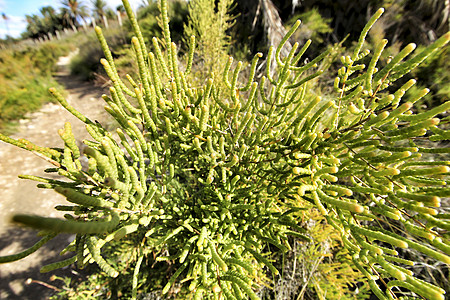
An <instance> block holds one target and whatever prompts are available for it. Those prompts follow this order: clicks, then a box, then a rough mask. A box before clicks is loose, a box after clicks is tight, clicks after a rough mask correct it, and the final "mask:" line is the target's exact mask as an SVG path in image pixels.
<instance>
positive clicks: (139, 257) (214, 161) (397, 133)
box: [0, 0, 450, 300]
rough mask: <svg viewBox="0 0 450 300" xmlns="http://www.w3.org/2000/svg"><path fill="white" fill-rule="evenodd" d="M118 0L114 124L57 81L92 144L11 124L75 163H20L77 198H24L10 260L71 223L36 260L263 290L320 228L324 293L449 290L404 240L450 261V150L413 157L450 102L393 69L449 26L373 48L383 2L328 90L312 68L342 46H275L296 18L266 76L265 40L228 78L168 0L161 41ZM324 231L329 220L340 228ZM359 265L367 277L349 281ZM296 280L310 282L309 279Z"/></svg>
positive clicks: (208, 294) (204, 289)
mask: <svg viewBox="0 0 450 300" xmlns="http://www.w3.org/2000/svg"><path fill="white" fill-rule="evenodd" d="M124 6H125V9H126V10H127V13H128V15H129V17H130V21H131V25H132V27H133V30H134V32H135V35H136V36H135V37H133V38H132V40H131V42H132V49H133V51H134V53H135V58H136V63H137V65H138V75H137V76H136V78H134V77H130V76H128V77H126V80H124V79H122V78H121V77H120V76H119V73H118V70H117V69H116V64H115V60H114V58H113V55H112V53H111V51H110V49H109V47H108V45H107V42H106V40H105V38H104V36H103V34H102V31H101V29H100V28H96V33H97V36H98V38H99V40H100V43H101V45H102V49H103V51H104V54H105V57H106V58H105V59H102V60H101V63H102V65H103V67H104V68H105V71H106V73H107V74H108V76H109V78H110V79H111V81H112V87H111V88H110V96H107V95H104V96H103V99H104V100H105V102H106V103H107V106H106V107H105V109H106V110H107V111H108V113H109V114H110V115H111V116H112V117H114V118H115V120H116V121H117V122H118V124H119V128H118V129H117V130H116V135H113V134H112V133H110V132H107V131H106V130H105V128H104V127H103V126H102V125H101V124H99V123H98V122H95V121H92V120H90V119H89V118H88V117H86V116H84V115H82V114H81V113H80V112H78V111H77V110H76V109H75V108H73V107H72V106H70V105H69V104H68V103H67V101H66V100H65V99H64V98H63V97H62V96H61V95H60V94H59V93H58V92H57V91H56V89H51V93H52V94H53V95H54V96H55V99H57V100H58V101H59V102H60V103H61V104H62V105H63V106H64V107H65V108H66V109H67V110H68V111H69V112H71V113H72V114H73V115H74V116H76V117H77V118H78V119H80V120H81V121H82V122H84V123H85V124H86V129H87V131H88V132H89V134H90V135H91V137H92V139H91V140H85V141H83V143H84V145H85V146H83V147H82V149H80V147H79V146H78V145H77V143H76V139H75V136H74V135H73V133H72V129H71V125H70V124H69V123H66V124H65V126H64V128H63V129H60V130H59V134H60V136H61V138H62V140H63V141H64V148H60V149H59V148H42V147H39V146H38V145H35V144H33V143H31V142H29V141H26V140H23V139H20V140H14V139H10V138H8V137H6V136H4V135H0V139H2V140H3V141H5V142H8V143H11V144H13V145H16V146H18V147H21V148H24V149H28V150H30V151H34V152H37V153H39V154H41V155H42V156H45V157H46V160H47V161H49V162H50V163H51V164H52V167H51V168H49V169H47V170H46V172H49V173H58V174H59V175H61V176H63V177H65V180H64V181H63V180H59V179H53V178H52V179H50V178H42V177H37V176H26V175H24V176H22V178H27V179H30V180H35V181H37V182H40V183H39V185H38V186H39V187H40V188H47V189H53V190H55V191H56V192H58V193H60V194H62V195H64V196H65V197H66V199H67V200H68V201H69V202H70V203H71V204H70V205H58V206H57V207H56V209H57V210H59V211H65V212H67V214H66V215H65V219H58V218H47V217H42V216H36V215H21V214H19V215H15V216H13V218H12V220H13V222H15V223H18V224H22V225H26V226H29V227H32V228H35V229H39V230H41V235H43V238H42V240H41V241H40V242H38V243H37V244H36V245H35V246H33V247H31V248H30V249H27V250H25V251H23V252H21V253H18V254H14V255H9V256H5V257H0V263H5V262H10V261H14V260H18V259H21V258H23V257H25V256H27V255H28V254H30V253H32V252H33V251H35V250H37V249H38V248H39V247H40V246H42V245H43V244H44V243H46V242H47V241H48V240H50V239H51V238H53V237H54V236H56V235H57V234H59V233H62V232H68V233H74V234H76V238H75V240H74V241H73V242H71V243H69V244H68V245H67V246H66V248H65V249H64V250H62V252H63V253H71V255H72V256H71V257H70V258H68V259H66V260H63V261H61V262H57V263H53V264H50V265H46V266H44V267H42V269H41V271H42V272H49V271H52V270H54V269H57V268H61V267H64V266H69V265H71V264H73V263H75V262H76V263H77V265H78V267H79V268H83V267H85V266H86V265H89V264H96V265H98V267H99V268H100V269H101V272H100V275H99V276H100V277H102V278H103V279H102V280H103V282H104V284H102V285H101V286H99V287H96V291H97V292H98V294H96V295H95V296H97V297H98V296H106V297H123V298H126V299H128V298H132V299H136V298H137V297H138V294H141V296H143V297H147V296H148V294H147V293H149V292H152V293H153V292H155V291H153V290H154V289H159V288H162V291H161V292H160V293H161V294H162V295H169V297H171V296H173V297H179V298H186V297H189V298H192V297H193V298H194V299H217V298H226V299H242V298H250V299H252V300H256V299H259V296H261V295H263V294H264V291H265V289H264V286H271V285H272V284H273V285H275V284H278V279H279V280H283V279H285V278H283V277H284V275H285V274H284V273H281V274H280V271H279V270H280V269H281V270H282V271H283V272H284V270H285V268H284V267H283V264H284V259H283V258H284V256H285V255H289V254H291V253H292V252H294V253H295V250H294V249H296V247H301V248H302V249H303V251H301V252H303V254H302V255H299V256H298V258H299V259H304V255H308V254H309V255H311V256H315V255H317V252H320V250H319V251H308V250H311V249H310V247H316V246H319V247H321V248H322V247H323V248H326V251H329V252H330V253H329V254H330V255H332V256H334V259H335V261H337V262H339V264H337V265H333V264H330V265H328V266H327V265H326V262H325V265H322V266H320V267H319V264H320V262H321V261H322V259H323V256H320V255H317V260H316V262H315V263H314V265H316V267H315V268H317V269H319V270H320V272H321V274H322V275H324V277H325V278H327V279H329V280H331V281H335V282H336V283H339V284H340V286H339V287H335V286H331V287H330V285H327V284H324V283H323V282H321V281H322V280H323V279H322V280H321V279H320V278H314V279H312V278H306V277H303V280H304V281H303V282H305V281H306V282H311V284H312V285H315V288H316V289H317V294H318V295H324V294H326V295H332V297H340V298H343V299H345V298H347V299H351V298H355V297H359V298H366V297H367V296H368V294H367V286H369V287H370V289H371V291H372V292H373V293H374V295H376V296H377V297H378V298H380V299H392V298H394V299H395V298H399V297H400V298H401V297H403V296H406V297H408V298H411V297H415V296H418V297H423V298H428V299H444V297H445V296H444V295H445V293H446V290H445V289H444V288H445V287H439V286H437V285H434V284H433V283H429V282H427V281H425V280H423V279H421V278H418V277H415V276H414V273H413V271H411V269H410V266H413V265H414V264H415V263H416V261H414V260H413V259H414V256H411V255H409V253H408V255H401V256H400V255H399V254H403V253H405V252H403V251H406V249H408V251H411V253H422V254H423V255H424V256H425V257H427V258H428V259H430V260H433V261H434V262H435V263H436V265H439V266H440V267H441V268H442V269H445V268H447V267H448V265H449V264H450V256H449V255H450V248H449V246H448V245H449V240H448V230H449V229H450V215H449V214H448V213H447V211H446V210H445V209H446V208H445V207H441V203H442V204H444V201H445V197H447V196H448V193H449V189H448V187H446V186H448V184H449V183H450V182H449V173H450V167H449V166H450V162H449V161H448V160H446V159H444V160H434V161H430V160H426V159H425V160H421V159H420V158H421V157H422V156H423V157H424V158H428V157H427V156H428V155H431V154H443V155H448V153H450V149H449V148H445V147H440V145H439V144H438V143H436V142H439V141H441V140H443V139H447V138H448V137H449V132H448V130H446V129H445V128H442V127H440V124H439V123H440V122H441V120H444V119H443V118H442V117H441V114H442V113H444V112H446V111H447V110H448V109H449V108H450V102H445V103H443V104H441V105H439V106H437V107H435V108H433V109H431V110H428V111H426V112H423V113H415V112H414V111H413V106H414V103H415V102H417V101H418V100H419V99H420V97H421V96H423V95H424V94H426V92H427V90H422V91H421V94H420V96H416V97H415V98H414V99H413V100H411V101H404V99H403V96H404V95H405V92H406V91H407V90H409V89H410V88H411V87H412V86H413V85H414V84H415V81H414V80H409V81H407V82H406V83H405V84H404V85H402V86H401V87H400V88H397V89H395V87H394V86H393V84H394V83H395V82H396V81H397V80H400V79H401V78H402V77H403V76H405V75H406V74H408V73H410V72H411V70H413V69H414V68H416V67H417V66H418V65H419V64H420V63H421V62H423V61H424V60H426V59H427V57H429V56H430V55H432V54H433V53H436V51H438V50H439V49H441V48H443V47H444V46H446V44H447V43H448V42H449V40H450V32H449V33H447V34H445V35H444V36H442V37H441V38H440V39H438V40H437V41H436V42H435V43H434V44H432V45H430V46H428V47H427V48H425V49H424V50H423V51H421V52H420V53H418V54H417V55H416V56H414V57H412V58H409V59H407V57H408V55H409V54H411V53H412V52H413V51H414V49H415V45H413V44H409V45H406V46H405V47H404V48H403V49H401V51H400V52H399V53H398V54H397V55H396V56H395V57H393V58H392V59H390V61H389V62H388V63H387V64H386V65H384V66H383V65H378V62H379V59H380V57H381V54H382V52H383V50H384V48H385V46H386V44H387V40H382V41H381V42H380V43H379V44H377V45H376V46H375V48H374V51H373V54H372V55H369V51H368V50H367V49H364V45H365V39H366V37H367V34H368V31H369V30H370V28H371V27H372V26H373V24H374V23H375V22H376V20H377V19H378V18H379V17H380V16H381V14H382V13H383V12H384V10H383V9H379V10H377V11H376V13H375V14H374V15H373V16H372V17H371V18H370V20H369V21H368V24H367V25H366V26H365V27H364V29H363V31H362V33H361V35H360V38H359V39H358V42H357V44H356V46H355V48H354V51H353V53H352V54H351V55H347V56H342V57H341V59H340V61H341V64H342V67H341V68H340V69H339V71H338V74H337V76H336V77H335V80H334V84H333V88H332V89H330V92H327V93H324V94H323V95H317V94H315V93H317V91H315V90H313V91H312V90H311V89H310V88H309V86H310V83H311V82H312V81H313V80H314V79H315V78H317V77H319V76H321V75H322V73H323V70H321V69H318V66H322V65H323V62H324V61H325V62H326V61H327V60H329V59H330V56H331V58H333V56H332V55H330V52H331V51H332V49H330V50H327V51H325V52H323V53H322V54H321V55H319V56H318V57H316V58H315V59H313V60H311V61H310V62H307V63H302V60H301V59H302V56H303V54H304V53H305V51H306V50H307V47H308V45H307V44H306V45H305V46H303V48H302V49H300V50H299V49H298V48H299V45H298V44H294V45H293V46H292V49H291V50H290V51H289V53H288V55H287V56H285V57H283V56H280V53H281V49H282V48H283V46H284V45H285V43H286V41H287V40H288V39H289V37H290V36H292V35H293V33H294V32H295V30H296V29H297V28H298V27H299V25H300V22H296V23H295V24H293V26H292V28H291V29H290V30H289V32H288V33H287V35H286V36H285V38H283V39H282V41H281V43H280V45H278V47H277V48H274V47H271V48H270V49H269V53H268V55H267V66H271V62H270V61H271V60H274V61H275V65H276V68H275V71H274V72H272V71H271V68H270V67H267V68H266V72H265V76H263V77H262V78H261V79H257V78H256V77H255V73H256V72H255V71H256V69H257V67H258V61H259V59H260V58H261V56H262V55H261V54H260V53H258V54H257V55H255V57H254V59H253V61H252V63H251V66H250V72H249V76H248V78H246V79H245V80H242V78H241V77H240V71H241V67H242V62H238V63H237V64H233V59H232V58H231V57H230V58H229V59H228V61H227V63H226V65H225V68H224V71H223V74H222V75H223V76H221V78H220V79H219V80H220V81H221V82H220V84H218V83H216V81H215V78H214V77H213V76H214V74H210V76H209V78H208V79H207V80H206V82H204V83H203V84H201V85H198V84H197V83H196V84H195V85H192V82H195V81H194V80H195V79H193V78H192V76H194V77H195V75H192V74H191V70H192V62H193V58H194V52H195V38H194V37H193V38H191V39H190V41H189V47H188V48H189V53H188V55H187V56H186V59H187V61H186V63H185V66H184V67H181V66H180V65H179V62H178V48H177V46H176V44H175V43H172V42H171V33H170V31H169V26H168V22H169V19H168V13H167V11H168V10H167V1H164V0H163V1H161V19H162V24H163V25H164V26H162V27H163V38H162V40H163V41H164V42H163V43H161V42H158V41H156V42H154V43H152V44H153V48H152V51H150V52H148V51H147V48H146V45H145V40H144V38H143V35H142V33H141V31H140V29H139V26H138V24H137V22H136V20H135V19H134V18H133V14H132V11H131V7H130V5H129V3H128V2H127V1H124ZM162 44H164V45H167V47H166V48H164V47H161V45H162ZM297 50H298V51H297ZM364 59H367V60H368V63H367V64H362V63H361V62H362V61H363V60H364ZM325 65H329V63H328V62H327V63H326V64H325ZM205 73H206V74H208V72H205ZM133 78H134V79H133ZM390 89H394V90H393V91H391V90H390ZM444 121H445V120H444ZM425 142H426V144H425ZM83 156H86V157H83ZM86 160H87V161H88V162H87V163H82V161H86ZM317 216H319V217H317ZM317 231H319V232H322V233H324V232H325V233H326V232H328V235H329V236H330V239H331V240H327V238H326V237H324V236H323V235H321V234H320V233H319V234H318V233H317ZM312 239H315V240H312ZM336 242H339V243H338V245H339V244H340V245H339V247H341V250H342V251H337V252H335V251H330V249H336V248H338V245H337V243H336ZM295 255H297V253H295ZM280 258H281V259H280ZM309 263H311V262H309ZM306 264H307V263H306ZM164 267H166V268H167V273H166V274H164V275H160V276H157V277H154V276H152V274H151V269H152V268H155V269H156V270H157V272H158V274H162V272H161V271H160V270H161V269H162V268H164ZM356 270H357V271H359V272H360V273H357V272H356ZM294 273H295V272H294ZM331 274H332V275H331ZM340 274H347V275H348V276H344V275H342V276H341V275H340ZM349 274H350V275H349ZM314 275H319V273H314ZM358 275H359V278H361V277H362V276H364V277H365V279H364V280H363V282H362V283H361V285H357V286H355V285H352V282H351V279H355V278H358ZM327 276H328V277H327ZM106 277H109V278H111V279H110V280H109V279H105V278H106ZM318 277H319V276H318ZM97 278H98V277H97ZM95 282H96V281H94V283H95ZM438 284H439V283H438ZM346 287H348V288H350V287H352V288H353V291H352V292H349V290H346V289H345V288H346ZM359 287H361V291H360V290H359ZM322 288H326V289H327V291H326V292H322V291H321V289H322ZM86 289H87V288H86ZM80 292H81V293H83V292H84V290H81V291H80ZM156 292H158V293H159V291H156ZM328 292H329V293H330V294H328ZM359 293H360V294H359ZM271 295H272V294H271V293H270V292H269V297H270V296H271ZM292 295H295V296H302V295H304V288H302V289H301V290H300V291H299V292H294V293H293V294H292ZM77 296H81V294H75V295H74V297H77Z"/></svg>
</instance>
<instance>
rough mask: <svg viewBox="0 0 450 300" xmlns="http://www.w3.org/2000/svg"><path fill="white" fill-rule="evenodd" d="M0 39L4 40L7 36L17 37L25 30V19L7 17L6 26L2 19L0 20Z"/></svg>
mask: <svg viewBox="0 0 450 300" xmlns="http://www.w3.org/2000/svg"><path fill="white" fill-rule="evenodd" d="M0 1H1V0H0ZM0 22H1V23H0V24H1V25H0V37H1V38H5V37H6V35H7V34H9V35H10V36H12V37H19V36H20V34H21V33H22V32H24V31H25V29H26V28H27V22H26V21H25V18H23V17H19V16H8V20H7V24H8V25H6V23H5V21H4V20H3V19H0Z"/></svg>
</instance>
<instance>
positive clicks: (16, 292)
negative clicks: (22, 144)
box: [0, 57, 106, 300]
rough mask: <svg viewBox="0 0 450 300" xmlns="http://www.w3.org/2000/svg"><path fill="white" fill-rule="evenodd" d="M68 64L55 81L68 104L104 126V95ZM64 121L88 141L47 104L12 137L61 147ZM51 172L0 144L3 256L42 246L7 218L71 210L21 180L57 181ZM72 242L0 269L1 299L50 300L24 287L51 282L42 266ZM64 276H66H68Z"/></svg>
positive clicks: (60, 240)
mask: <svg viewBox="0 0 450 300" xmlns="http://www.w3.org/2000/svg"><path fill="white" fill-rule="evenodd" d="M69 61H70V58H69V57H61V58H60V60H59V62H58V65H59V72H58V73H56V74H55V78H56V79H57V80H58V82H59V83H60V84H62V85H63V86H65V88H66V91H67V92H68V96H67V100H68V102H69V103H70V104H71V105H72V106H74V107H75V108H76V109H78V110H79V111H80V112H82V113H83V114H85V115H86V116H88V117H89V118H90V119H91V120H93V121H94V120H98V121H100V122H102V121H104V120H105V119H106V113H105V112H104V110H103V106H104V102H103V100H102V99H101V98H100V96H101V94H102V93H104V91H102V89H101V88H98V87H94V86H93V85H92V84H90V83H86V82H83V81H80V80H78V79H76V78H73V76H70V75H69V72H68V68H67V65H68V63H69ZM49 97H51V96H50V95H49ZM66 121H69V122H70V123H71V124H72V128H73V132H74V135H75V137H76V138H77V140H79V141H81V140H83V139H85V138H89V136H88V134H87V133H86V130H85V128H84V124H83V123H82V122H81V121H80V120H78V119H77V118H75V117H74V116H73V115H71V114H70V113H68V112H67V111H66V110H65V109H64V108H63V107H62V106H61V105H60V104H59V103H48V104H46V105H44V106H43V107H42V108H41V109H40V110H39V111H37V112H35V113H32V114H30V115H29V116H28V117H27V118H26V119H24V120H21V121H20V123H19V126H18V128H17V132H16V133H15V134H14V135H12V136H11V137H13V138H25V139H27V140H30V141H31V142H33V143H36V144H37V145H40V146H46V147H62V146H63V142H62V140H61V138H60V137H59V135H58V129H60V128H63V126H64V123H65V122H66ZM50 167H52V165H51V164H50V163H48V162H46V161H44V160H43V159H41V158H39V157H37V156H35V155H33V154H32V153H31V152H28V151H25V150H23V149H20V148H16V147H14V146H11V145H9V144H5V143H3V142H0V256H2V255H9V254H14V253H17V252H20V251H22V250H24V249H26V248H28V247H30V246H32V245H33V244H34V243H35V242H36V241H37V240H39V237H37V236H36V232H35V231H31V230H28V229H21V228H17V227H14V226H13V225H11V224H10V223H9V218H10V216H11V215H12V214H15V213H29V214H37V215H41V216H51V217H56V216H62V214H61V213H59V214H58V212H56V211H55V210H54V206H55V205H56V204H67V202H66V200H65V199H64V198H63V197H62V196H61V195H59V194H57V193H55V192H53V191H52V190H45V189H38V188H37V187H36V184H37V182H34V181H29V180H23V179H19V178H18V177H17V176H18V175H20V174H27V175H37V176H46V177H50V176H49V175H51V176H55V175H52V174H45V173H44V172H43V170H44V169H45V168H50ZM71 238H73V237H71V236H69V235H65V236H58V237H57V238H55V239H53V240H52V241H51V242H50V243H48V244H47V245H46V246H44V247H43V248H41V249H40V250H38V251H37V252H35V253H34V254H32V255H30V256H29V257H27V258H25V259H23V260H20V261H17V262H12V263H9V264H3V265H0V299H1V300H3V299H46V298H48V295H49V294H50V293H51V292H52V290H50V289H48V288H45V287H43V286H42V285H39V284H36V283H31V284H25V281H26V279H27V278H32V279H36V280H41V281H46V282H49V280H48V279H49V277H50V276H51V275H52V273H50V274H40V273H39V269H40V267H41V266H42V265H43V264H47V263H52V262H55V261H59V260H62V259H64V258H63V257H60V256H59V255H58V253H59V252H60V251H61V250H62V249H63V248H64V247H65V245H67V240H68V239H71ZM65 272H66V274H67V273H68V272H69V271H68V270H66V271H65ZM63 273H64V271H63ZM63 273H61V272H58V273H57V274H63Z"/></svg>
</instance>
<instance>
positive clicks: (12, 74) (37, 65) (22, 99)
mask: <svg viewBox="0 0 450 300" xmlns="http://www.w3.org/2000/svg"><path fill="white" fill-rule="evenodd" d="M68 50H69V47H68V46H66V45H64V44H62V45H59V44H56V43H52V42H47V43H44V44H42V45H39V46H35V47H27V48H25V49H22V50H17V51H13V50H9V49H6V50H2V51H0V130H4V129H5V126H6V125H8V124H9V123H10V122H11V121H14V120H18V119H20V118H23V117H24V116H25V114H26V113H28V112H32V111H34V110H36V109H38V108H39V107H40V106H41V105H42V104H43V103H45V102H47V101H48V89H49V87H51V86H58V84H57V83H56V82H55V80H54V79H52V77H51V72H52V71H53V70H54V68H55V66H56V62H57V60H58V57H59V56H61V55H63V54H65V53H67V52H68Z"/></svg>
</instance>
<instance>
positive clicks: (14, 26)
mask: <svg viewBox="0 0 450 300" xmlns="http://www.w3.org/2000/svg"><path fill="white" fill-rule="evenodd" d="M129 1H130V3H131V6H132V7H133V9H136V8H137V7H138V6H139V5H140V4H141V3H142V2H143V1H142V0H129ZM60 2H61V1H58V0H57V1H54V0H53V1H51V0H0V13H4V14H5V15H6V16H7V17H8V27H6V24H5V21H4V20H3V18H1V17H0V38H4V37H5V36H6V34H8V32H9V35H11V36H13V37H19V36H20V34H21V33H22V32H23V31H25V28H26V26H27V23H26V21H25V15H31V14H38V13H39V8H41V7H43V6H47V5H51V6H53V7H54V8H59V7H61V4H60ZM81 2H83V3H84V4H86V5H88V7H90V4H91V1H90V0H81ZM106 2H107V3H108V6H109V7H111V8H116V7H117V5H119V4H121V3H122V1H121V0H106Z"/></svg>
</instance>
